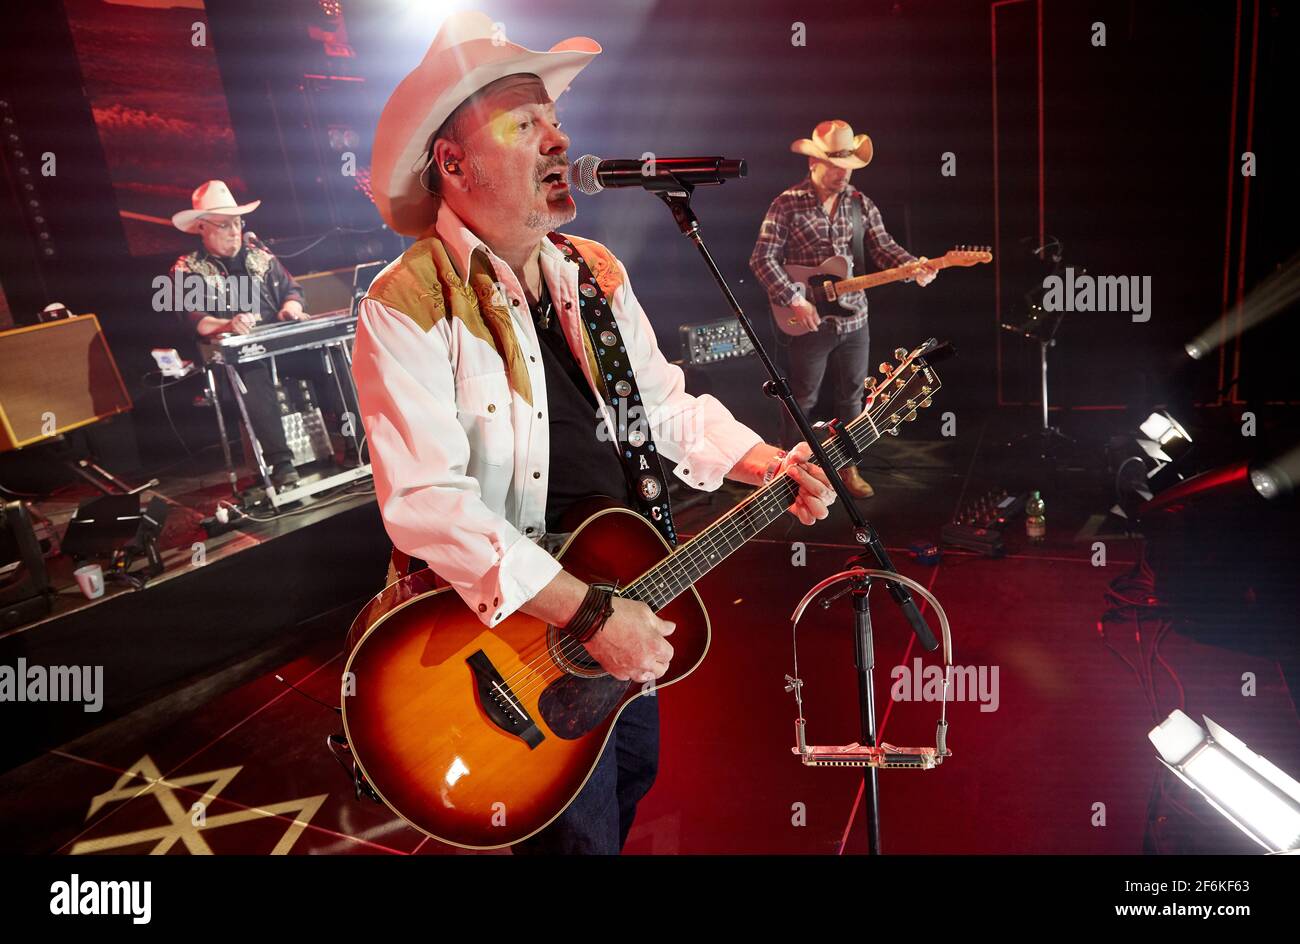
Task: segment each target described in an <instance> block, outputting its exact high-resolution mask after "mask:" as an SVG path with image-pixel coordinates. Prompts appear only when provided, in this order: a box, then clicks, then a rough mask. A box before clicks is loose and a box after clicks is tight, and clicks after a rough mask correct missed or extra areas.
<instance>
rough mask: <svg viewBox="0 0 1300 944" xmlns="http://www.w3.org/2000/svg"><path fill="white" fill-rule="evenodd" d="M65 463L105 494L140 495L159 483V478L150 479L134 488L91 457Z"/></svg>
mask: <svg viewBox="0 0 1300 944" xmlns="http://www.w3.org/2000/svg"><path fill="white" fill-rule="evenodd" d="M65 464H66V465H67V467H68V468H69V469H71V470H72V471H73V472H74V473H76V474H77V475H79V476H81V477H82V478H83V479H85V480H86V481H87V482H89V483H90V484H91V485H93V486H95V488H97V489H99V491H101V492H103V493H104V494H105V495H138V494H139V493H140V492H143V491H145V490H146V489H150V488H154V487H155V486H157V484H158V480H157V479H150V480H149V481H147V482H145V483H144V484H143V485H137V486H136V487H135V488H132V487H131V486H130V485H127V484H126V483H125V482H123V481H122V480H121V479H119V478H118V477H117V476H116V475H114V474H113V473H112V472H110V471H108V470H107V469H105V468H103V467H102V466H99V465H97V464H95V463H94V462H91V461H90V460H89V459H76V460H69V461H68V462H66V463H65Z"/></svg>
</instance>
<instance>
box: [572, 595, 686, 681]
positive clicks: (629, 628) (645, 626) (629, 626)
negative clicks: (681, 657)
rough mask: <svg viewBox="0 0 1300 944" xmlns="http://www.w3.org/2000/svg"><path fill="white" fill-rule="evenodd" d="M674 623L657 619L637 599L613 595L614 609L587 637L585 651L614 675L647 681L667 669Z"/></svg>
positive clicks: (671, 653)
mask: <svg viewBox="0 0 1300 944" xmlns="http://www.w3.org/2000/svg"><path fill="white" fill-rule="evenodd" d="M676 628H677V624H676V623H670V622H668V621H667V620H661V619H660V618H659V617H658V616H656V615H655V614H654V611H653V610H651V609H650V607H648V606H646V605H645V604H644V603H642V602H641V601H640V600H625V599H622V598H621V597H615V598H614V612H613V614H612V615H611V616H610V618H609V619H608V620H606V621H605V625H604V626H602V627H601V628H600V632H598V633H596V635H595V636H593V637H591V639H589V640H588V641H587V644H586V645H587V652H589V653H590V654H591V657H592V658H593V659H595V660H596V661H597V662H599V663H600V664H601V666H603V667H604V669H605V671H606V672H608V673H609V674H610V675H612V676H614V678H616V679H622V680H623V681H632V682H649V681H650V680H651V679H657V678H661V677H662V676H663V674H664V673H665V672H667V671H668V662H669V660H671V659H672V657H673V647H672V646H671V645H669V644H668V640H667V639H665V638H664V637H665V636H670V635H672V632H673V630H674V629H676Z"/></svg>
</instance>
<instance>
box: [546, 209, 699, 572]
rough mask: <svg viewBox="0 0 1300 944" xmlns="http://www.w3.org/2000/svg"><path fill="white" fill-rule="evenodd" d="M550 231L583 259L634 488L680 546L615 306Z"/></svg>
mask: <svg viewBox="0 0 1300 944" xmlns="http://www.w3.org/2000/svg"><path fill="white" fill-rule="evenodd" d="M547 235H548V236H549V238H550V240H551V242H553V243H555V245H556V246H557V247H559V249H560V251H561V252H563V253H564V254H565V255H566V256H568V257H569V259H570V260H572V261H573V262H575V263H577V265H578V295H579V296H580V297H579V298H578V318H579V320H580V321H581V322H582V330H583V331H585V332H586V333H587V337H588V339H589V340H590V341H591V347H592V349H593V350H594V351H595V354H596V365H597V366H598V367H599V369H600V375H601V376H600V380H601V386H602V388H603V389H604V391H605V396H604V398H603V399H604V401H605V405H606V406H607V407H608V408H609V411H610V415H611V416H612V417H614V418H615V423H616V429H615V430H614V433H615V435H616V436H617V437H618V457H619V459H620V461H621V462H622V463H623V474H624V475H625V476H626V477H627V483H628V490H629V491H630V492H631V494H632V499H633V501H634V502H635V503H636V505H637V510H638V511H640V512H641V514H643V515H644V516H645V517H646V520H648V521H649V522H650V523H651V524H652V525H654V527H655V529H656V530H657V531H658V532H659V533H660V534H662V535H663V536H664V539H665V540H666V541H667V542H668V543H669V544H670V545H671V546H672V547H676V546H677V529H676V527H675V526H674V525H673V513H672V506H671V502H670V501H669V499H668V480H667V478H666V477H665V476H664V471H663V465H662V463H661V462H660V459H659V452H658V450H656V449H655V444H654V438H653V437H652V436H651V435H650V424H649V422H648V420H647V419H646V412H647V407H646V406H645V405H644V404H643V403H642V402H641V392H640V390H638V389H637V385H636V377H634V376H632V368H631V365H630V364H629V363H628V358H627V356H626V353H627V349H626V347H625V345H624V344H623V335H622V333H621V332H620V331H619V330H618V321H617V320H616V319H615V318H614V311H613V309H612V308H611V307H610V304H609V302H608V300H607V299H606V298H605V293H604V292H603V291H602V290H601V288H600V284H599V283H598V282H597V281H596V277H595V276H594V275H592V274H591V267H590V266H589V265H588V264H587V260H586V259H585V258H583V256H582V253H580V252H579V251H578V250H577V248H576V247H575V246H574V245H573V243H571V242H569V240H568V239H567V238H566V237H564V236H562V235H560V234H559V233H548V234H547ZM620 406H621V408H622V409H621V410H620ZM637 407H639V408H640V409H636V408H637ZM634 409H636V413H635V414H633V410H634ZM631 415H636V416H637V419H636V420H635V421H631V420H630V417H631Z"/></svg>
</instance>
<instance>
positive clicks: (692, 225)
mask: <svg viewBox="0 0 1300 944" xmlns="http://www.w3.org/2000/svg"><path fill="white" fill-rule="evenodd" d="M646 186H647V189H650V190H651V191H652V192H653V193H654V195H655V196H656V197H658V198H659V199H660V200H662V201H663V202H664V203H665V204H666V205H667V207H668V209H669V210H670V211H671V212H672V214H673V219H674V220H676V221H677V226H678V228H679V229H681V231H682V235H683V236H685V237H686V238H687V239H689V240H690V241H691V242H693V243H694V244H695V247H696V248H697V249H699V251H700V255H701V256H702V257H703V259H704V264H705V265H706V266H708V268H709V272H710V273H712V275H713V279H714V281H715V282H717V283H718V288H719V289H721V291H722V294H723V296H724V297H725V298H726V300H727V304H728V305H730V306H731V310H732V311H733V312H734V313H735V315H736V319H737V320H738V321H739V322H740V326H741V327H742V328H743V329H744V331H745V334H747V335H748V336H749V340H750V341H751V342H752V343H753V345H754V353H756V354H757V355H758V358H759V360H760V361H762V363H763V369H764V370H766V371H767V374H768V376H769V377H770V378H771V379H770V380H768V381H766V382H765V383H764V384H763V392H764V393H765V394H767V396H769V397H774V398H776V399H778V400H780V401H781V403H782V405H783V406H784V407H785V410H786V412H787V413H788V414H790V418H791V419H793V420H794V422H795V424H796V425H797V426H798V427H799V431H800V433H801V434H802V435H803V437H804V440H805V441H806V442H807V443H808V445H809V446H810V447H812V452H813V455H814V456H815V457H816V459H817V461H818V463H819V464H820V465H821V467H822V470H823V471H824V472H825V473H826V479H827V481H829V482H830V484H831V487H832V488H833V489H834V490H835V494H836V496H838V497H839V500H840V506H841V507H842V508H843V509H844V511H845V513H846V514H847V515H848V516H849V519H850V520H851V521H852V522H853V538H854V540H855V541H857V543H858V544H860V545H862V546H863V547H864V548H865V549H866V550H864V551H862V552H861V553H859V554H856V555H854V557H853V559H852V564H853V565H855V566H870V565H869V564H867V563H866V560H867V555H868V553H869V554H870V555H871V557H872V558H873V559H874V561H875V566H876V567H878V568H879V569H880V570H888V571H893V572H894V573H897V572H898V571H897V568H895V567H894V563H893V561H891V560H890V559H889V553H888V552H887V551H886V550H885V545H884V544H883V543H882V542H881V540H880V536H879V535H878V534H877V533H876V529H875V528H873V527H872V526H871V523H870V522H869V521H867V520H866V519H865V518H864V517H862V513H861V512H860V511H859V510H858V507H857V505H855V504H854V502H853V496H852V495H850V494H849V491H848V488H847V487H846V486H845V485H844V480H843V479H841V478H840V474H839V471H838V470H837V469H836V468H835V464H834V463H833V462H831V460H830V457H829V456H828V455H827V454H826V450H825V449H824V448H823V447H822V444H821V442H820V440H819V439H818V437H817V434H816V433H815V432H814V431H813V428H812V426H811V425H809V423H808V418H807V417H806V416H804V413H803V410H801V409H800V408H799V404H798V403H796V402H795V399H794V394H793V393H791V391H790V384H789V382H787V380H786V378H785V377H784V376H783V375H782V374H781V372H780V370H778V369H777V366H776V364H775V363H773V361H772V359H771V358H770V357H769V356H768V354H767V351H766V350H765V349H764V348H763V345H762V342H760V341H759V339H758V334H757V333H756V332H755V331H754V326H753V324H751V323H750V320H749V318H748V316H746V314H745V312H744V310H743V309H742V308H741V307H740V302H738V301H737V300H736V296H735V295H734V294H733V293H732V291H731V288H730V286H728V285H727V280H726V277H725V276H724V275H723V274H722V272H721V270H719V269H718V265H717V263H716V262H714V260H713V256H712V255H711V254H710V253H709V250H708V247H707V246H705V245H704V239H703V237H702V236H701V235H700V221H699V218H698V217H697V216H696V215H695V211H694V210H693V209H692V208H691V194H692V193H693V192H694V189H695V188H694V186H693V185H692V184H688V183H685V182H683V181H680V180H677V179H676V178H673V177H671V175H668V176H667V177H666V178H659V179H657V180H656V181H654V182H653V183H647V184H646ZM847 419H852V417H849V418H847ZM847 419H846V420H845V421H846V422H847ZM831 428H832V429H833V430H834V432H835V435H836V436H841V435H843V434H842V433H841V428H840V427H839V425H838V424H832V426H831ZM843 439H844V442H845V443H846V444H847V445H848V454H849V455H850V456H853V455H855V454H856V452H857V450H856V449H855V448H853V444H852V441H851V440H850V438H849V436H847V435H843ZM886 586H887V587H888V589H889V594H890V596H892V597H893V598H894V602H895V603H897V604H898V606H899V607H900V608H901V609H902V611H903V615H904V616H906V617H907V622H908V624H909V625H910V626H911V627H912V631H913V632H914V633H915V634H916V638H917V640H918V641H919V642H920V643H921V645H922V647H923V648H924V649H925V650H926V651H927V652H932V651H933V650H935V649H937V648H938V646H939V642H938V640H937V639H935V638H934V633H933V632H931V631H930V627H929V626H928V625H927V624H926V622H925V617H923V616H922V615H921V611H920V610H919V609H917V606H916V601H915V600H913V599H912V594H911V592H910V591H909V590H908V589H907V588H906V587H904V586H903V585H902V584H900V583H895V582H892V581H890V582H887V583H886ZM870 589H871V578H869V577H867V578H861V579H859V580H855V581H854V585H853V630H854V654H855V659H854V661H855V663H856V667H857V674H858V710H859V715H860V720H861V726H862V742H861V743H862V744H863V745H865V746H868V747H875V746H876V700H875V664H876V657H875V649H874V644H873V640H872V632H871V611H870V609H869V608H868V598H867V595H868V593H869V592H870ZM876 771H877V768H875V767H866V768H864V769H863V774H862V776H863V795H864V796H865V797H866V821H867V851H868V853H869V854H871V855H878V854H879V853H880V851H881V848H880V789H879V783H878V782H877V779H876Z"/></svg>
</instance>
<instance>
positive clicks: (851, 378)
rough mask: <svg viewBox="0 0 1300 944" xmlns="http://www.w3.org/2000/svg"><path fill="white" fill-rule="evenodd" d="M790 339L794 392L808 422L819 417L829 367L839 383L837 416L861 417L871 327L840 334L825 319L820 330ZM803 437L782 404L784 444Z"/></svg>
mask: <svg viewBox="0 0 1300 944" xmlns="http://www.w3.org/2000/svg"><path fill="white" fill-rule="evenodd" d="M788 340H789V344H788V345H787V349H788V352H789V362H790V367H789V370H788V371H787V374H788V379H789V381H790V392H791V393H793V394H794V399H795V402H796V403H798V404H799V409H801V410H803V411H804V413H805V414H807V415H808V422H810V423H811V422H813V421H814V420H815V419H816V417H814V416H812V415H811V413H812V409H813V407H815V406H816V405H817V397H818V395H819V394H820V393H821V389H822V380H823V379H824V378H825V376H826V373H827V370H828V368H829V372H830V375H831V383H833V384H834V385H835V387H834V392H835V417H837V418H838V419H841V420H843V421H844V422H846V423H848V422H850V421H851V420H854V419H857V416H858V414H859V413H861V412H862V402H863V401H862V382H863V381H864V380H866V379H867V375H868V374H870V373H871V351H870V347H871V333H870V330H869V326H868V325H865V324H864V325H863V326H862V327H861V328H858V329H857V330H855V331H850V332H848V333H847V334H840V333H838V332H837V331H836V330H835V326H834V325H833V324H832V323H831V322H830V321H827V320H825V319H823V320H822V323H821V327H820V328H818V329H817V330H816V331H813V332H809V333H808V334H801V335H799V336H797V337H792V338H789V339H788ZM801 439H803V437H802V436H801V435H799V428H798V427H797V426H795V424H794V421H793V420H791V419H790V417H789V415H788V414H787V413H786V412H785V408H784V407H782V409H781V445H782V446H784V447H785V448H786V449H789V448H791V447H792V446H794V445H795V444H796V443H798V442H799V440H801Z"/></svg>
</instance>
